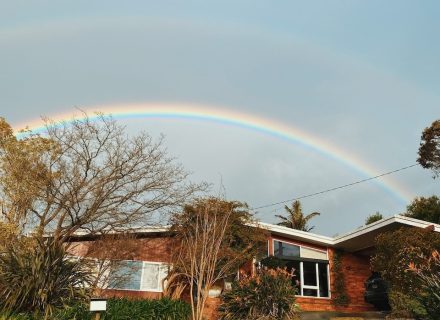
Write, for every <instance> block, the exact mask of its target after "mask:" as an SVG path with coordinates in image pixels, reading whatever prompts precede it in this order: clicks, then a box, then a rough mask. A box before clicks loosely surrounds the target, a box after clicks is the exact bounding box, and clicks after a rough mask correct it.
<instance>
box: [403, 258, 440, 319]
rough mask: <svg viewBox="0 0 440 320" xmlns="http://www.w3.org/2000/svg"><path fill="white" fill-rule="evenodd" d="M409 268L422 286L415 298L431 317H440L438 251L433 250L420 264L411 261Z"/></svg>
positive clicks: (439, 261)
mask: <svg viewBox="0 0 440 320" xmlns="http://www.w3.org/2000/svg"><path fill="white" fill-rule="evenodd" d="M424 258H425V257H424ZM410 270H411V271H413V272H415V274H416V275H417V278H418V279H419V280H420V283H421V287H422V288H423V291H421V293H420V294H419V295H418V296H417V300H418V301H419V302H420V303H421V304H422V305H423V307H424V308H425V310H426V312H427V314H428V316H429V317H430V318H431V319H436V320H437V319H440V253H439V252H438V251H434V252H433V253H432V255H431V257H429V258H425V260H424V262H423V263H422V264H421V265H415V264H414V263H412V264H411V265H410Z"/></svg>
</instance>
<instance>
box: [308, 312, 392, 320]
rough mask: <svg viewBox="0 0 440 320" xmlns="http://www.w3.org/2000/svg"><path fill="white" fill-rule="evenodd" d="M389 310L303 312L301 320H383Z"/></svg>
mask: <svg viewBox="0 0 440 320" xmlns="http://www.w3.org/2000/svg"><path fill="white" fill-rule="evenodd" d="M387 314H388V313H387V312H381V311H377V312H359V313H343V312H302V313H301V320H364V319H368V320H383V319H385V317H386V316H387Z"/></svg>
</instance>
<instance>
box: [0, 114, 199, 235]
mask: <svg viewBox="0 0 440 320" xmlns="http://www.w3.org/2000/svg"><path fill="white" fill-rule="evenodd" d="M0 120H1V121H0V193H1V199H2V203H1V204H2V212H3V216H4V219H5V220H8V221H12V220H14V221H16V222H17V223H19V224H21V225H23V226H25V229H27V230H28V231H34V232H36V233H37V234H38V235H43V234H47V233H51V234H52V235H53V237H54V238H55V239H57V240H59V241H62V242H64V241H65V240H66V239H67V238H68V237H70V236H72V235H73V234H74V233H76V232H79V231H83V232H88V233H90V234H100V233H106V232H108V231H112V232H113V231H120V230H127V229H128V228H131V227H136V226H139V225H145V224H146V223H152V222H153V220H152V217H153V216H154V214H155V213H163V212H165V211H170V210H173V209H176V208H178V207H180V206H182V205H183V204H184V203H186V202H187V201H188V200H190V199H191V198H192V197H193V196H194V195H195V193H197V192H198V191H201V190H203V189H204V188H205V187H206V186H205V185H203V184H191V183H188V182H187V177H188V173H187V172H186V171H185V170H184V169H183V168H182V166H181V165H180V164H178V163H176V162H175V160H174V159H173V158H171V157H170V156H168V154H167V152H166V149H165V148H164V146H163V138H162V137H161V138H159V139H158V140H154V139H153V138H152V137H151V136H149V135H148V134H146V133H141V134H138V135H135V136H132V137H130V136H128V135H127V134H126V133H125V128H124V127H123V126H120V125H118V124H117V123H116V121H115V120H114V119H113V118H112V117H111V116H107V115H104V114H101V113H97V114H96V116H94V117H93V118H91V117H89V116H88V115H87V114H85V113H83V114H82V115H81V117H79V118H73V119H72V120H71V121H68V122H53V121H51V120H49V119H44V121H45V126H46V133H45V134H44V135H35V134H30V133H29V132H25V133H24V138H21V139H20V138H17V137H16V136H14V135H13V133H12V130H11V128H10V126H9V125H8V124H7V123H6V121H4V119H0Z"/></svg>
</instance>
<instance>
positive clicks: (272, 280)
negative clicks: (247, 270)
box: [220, 268, 298, 320]
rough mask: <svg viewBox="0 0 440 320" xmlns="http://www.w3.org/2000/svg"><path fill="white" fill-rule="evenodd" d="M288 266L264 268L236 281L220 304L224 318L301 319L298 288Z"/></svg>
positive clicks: (230, 319) (227, 319)
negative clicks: (294, 284) (299, 316)
mask: <svg viewBox="0 0 440 320" xmlns="http://www.w3.org/2000/svg"><path fill="white" fill-rule="evenodd" d="M292 276H293V275H292V274H291V273H289V272H288V271H287V270H286V269H280V268H278V269H266V268H263V269H261V270H260V271H259V272H258V273H257V274H256V275H255V276H252V277H249V278H244V279H241V280H240V281H238V282H234V283H233V284H232V290H231V291H229V292H226V293H225V294H224V295H223V303H222V305H221V306H220V314H221V319H223V320H236V319H237V320H239V319H243V320H244V319H246V320H248V319H249V320H251V319H252V320H254V319H268V320H269V319H270V320H275V319H280V320H281V319H282V320H288V319H297V317H298V316H297V311H298V308H297V305H296V304H295V294H296V289H295V287H294V286H293V285H292Z"/></svg>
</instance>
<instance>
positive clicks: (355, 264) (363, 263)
mask: <svg viewBox="0 0 440 320" xmlns="http://www.w3.org/2000/svg"><path fill="white" fill-rule="evenodd" d="M272 239H277V240H284V241H287V242H290V243H296V244H298V245H304V246H306V247H311V248H315V249H321V250H328V257H329V264H330V288H331V289H330V290H331V291H333V290H334V279H335V277H336V276H337V275H335V274H334V270H333V265H332V258H333V252H334V251H333V249H332V248H326V247H322V246H317V245H313V244H310V243H307V242H301V241H296V240H291V239H287V238H283V237H279V236H274V237H272V236H271V237H270V238H269V240H270V241H269V252H270V253H271V254H272V253H273V242H272ZM137 241H139V246H138V247H139V248H138V251H137V252H136V258H135V259H136V260H142V261H152V262H170V254H171V250H170V239H169V238H167V237H165V236H156V237H145V238H140V239H137ZM89 244H90V242H89V241H82V242H75V243H73V245H72V246H71V247H70V248H69V251H70V252H71V253H72V254H75V255H79V256H82V255H84V254H85V253H86V252H87V246H88V245H89ZM369 265H370V264H369V258H368V257H365V256H360V255H355V254H350V253H345V254H344V255H343V258H342V271H343V273H344V276H345V282H346V289H347V294H348V296H349V298H350V304H349V306H347V307H337V306H335V305H334V304H333V303H332V300H331V299H330V298H305V297H297V299H296V302H297V303H298V304H299V306H300V308H301V309H302V310H303V311H346V312H355V311H368V310H374V308H373V306H372V305H370V304H367V303H365V302H364V297H363V294H364V282H365V280H366V279H367V278H368V277H369V276H370V274H371V271H370V267H369ZM250 266H251V264H249V265H246V266H245V268H243V269H245V270H246V271H250ZM105 295H106V296H107V297H113V296H116V297H121V296H125V297H132V298H160V297H161V296H162V293H160V292H142V291H128V290H107V291H106V293H105ZM219 303H220V300H219V299H218V298H215V299H212V298H210V299H209V300H208V302H207V306H206V310H205V314H206V316H207V318H208V319H216V315H217V311H216V309H217V307H218V305H219Z"/></svg>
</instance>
